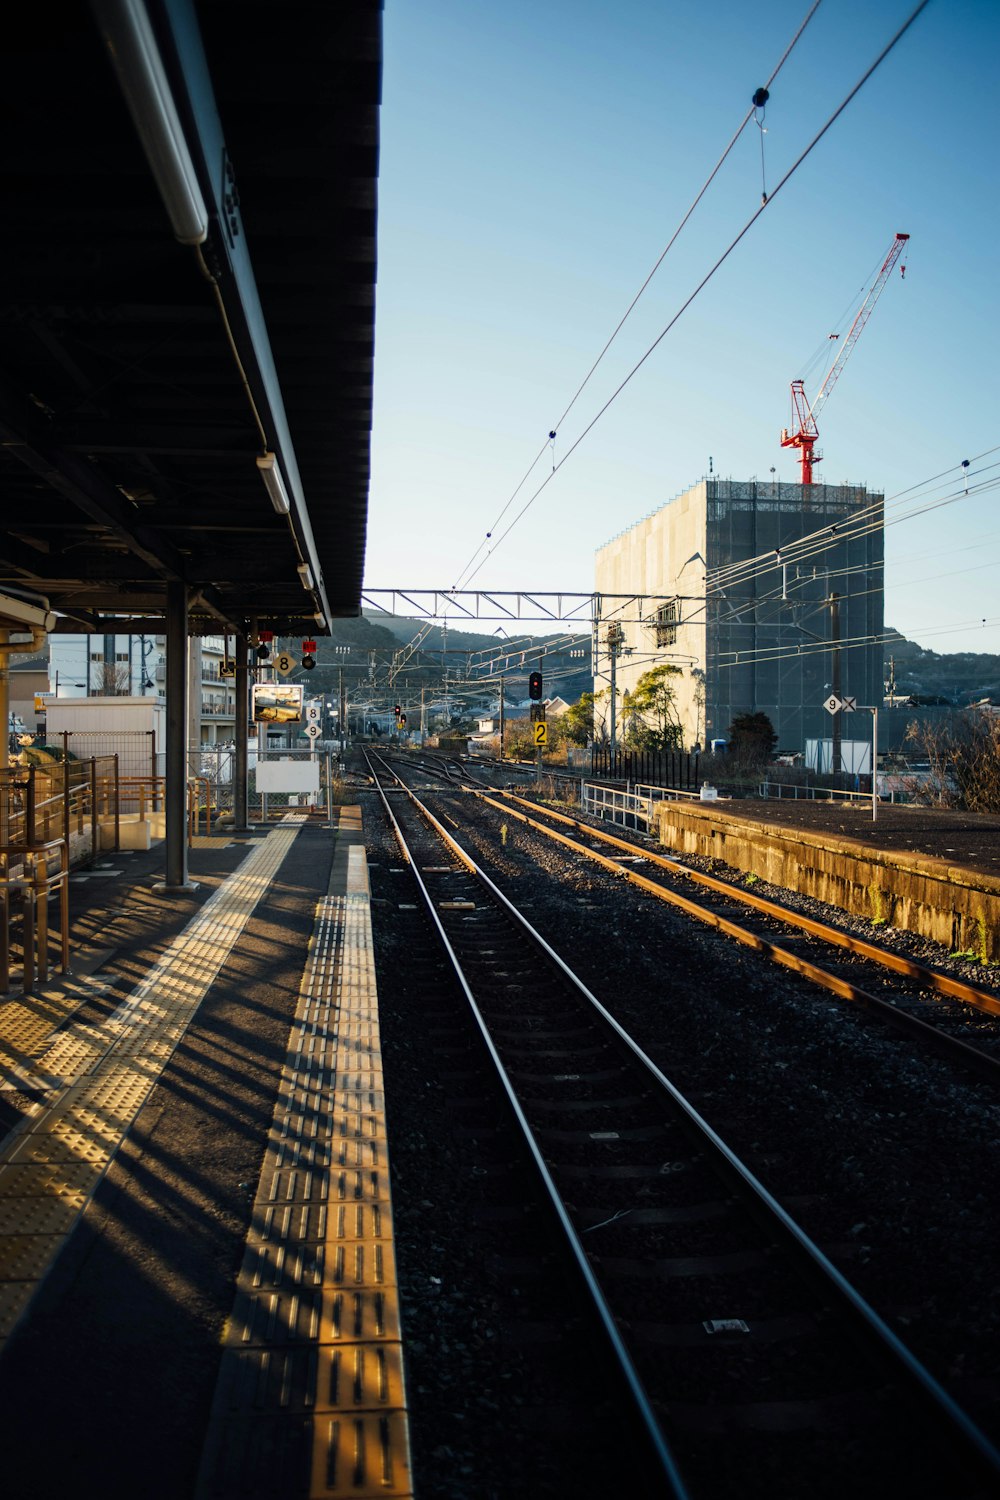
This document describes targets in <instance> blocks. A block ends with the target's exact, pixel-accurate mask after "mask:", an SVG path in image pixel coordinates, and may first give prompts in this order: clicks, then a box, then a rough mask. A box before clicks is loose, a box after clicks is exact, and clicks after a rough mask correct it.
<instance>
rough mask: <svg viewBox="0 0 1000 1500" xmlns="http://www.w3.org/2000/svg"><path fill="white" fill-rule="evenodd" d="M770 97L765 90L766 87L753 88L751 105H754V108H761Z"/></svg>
mask: <svg viewBox="0 0 1000 1500" xmlns="http://www.w3.org/2000/svg"><path fill="white" fill-rule="evenodd" d="M770 97H771V96H770V94H769V93H768V92H767V89H764V88H760V89H755V90H754V96H753V107H754V109H763V108H764V105H765V104H766V103H767V101H768V99H770Z"/></svg>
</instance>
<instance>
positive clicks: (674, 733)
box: [625, 663, 684, 750]
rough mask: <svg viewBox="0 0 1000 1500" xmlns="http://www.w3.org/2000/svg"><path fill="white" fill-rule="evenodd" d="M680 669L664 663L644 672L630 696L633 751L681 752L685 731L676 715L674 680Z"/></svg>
mask: <svg viewBox="0 0 1000 1500" xmlns="http://www.w3.org/2000/svg"><path fill="white" fill-rule="evenodd" d="M680 675H681V669H680V667H674V666H670V665H669V664H668V663H665V664H664V665H663V666H660V667H652V668H651V669H650V671H648V672H643V674H642V676H641V677H640V678H639V681H638V682H637V683H636V685H635V687H634V688H633V690H632V692H631V694H630V695H629V699H628V705H627V709H628V712H627V715H626V716H625V717H626V723H625V736H626V743H627V744H628V745H629V747H630V749H633V750H679V749H680V747H681V744H682V743H683V738H684V732H683V729H682V728H681V721H680V717H679V716H678V713H677V694H676V692H675V691H674V683H673V679H674V678H676V677H680Z"/></svg>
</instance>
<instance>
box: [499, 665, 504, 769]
mask: <svg viewBox="0 0 1000 1500" xmlns="http://www.w3.org/2000/svg"><path fill="white" fill-rule="evenodd" d="M503 686H504V675H503V673H502V672H501V673H500V759H501V760H503V732H504V728H505V724H504V699H503Z"/></svg>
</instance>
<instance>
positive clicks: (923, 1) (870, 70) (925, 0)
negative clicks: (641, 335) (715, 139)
mask: <svg viewBox="0 0 1000 1500" xmlns="http://www.w3.org/2000/svg"><path fill="white" fill-rule="evenodd" d="M929 3H930V0H920V3H919V4H918V5H917V6H916V7H915V9H914V10H913V11H912V12H911V13H910V15H909V16H908V17H907V19H906V20H905V21H904V22H903V24H902V25H901V26H900V27H899V29H898V30H897V31H896V33H895V34H894V36H893V37H892V38H891V39H890V41H888V42H887V43H886V45H885V46H884V47H883V49H882V51H881V52H880V53H879V54H878V56H877V57H876V58H875V60H874V61H873V62H872V63H871V64H870V65H869V66H868V67H867V68H866V69H865V72H864V73H863V74H862V75H861V77H860V78H859V79H858V81H857V83H856V84H855V85H854V86H853V88H852V89H850V91H849V92H848V93H847V95H846V96H845V97H844V99H843V100H842V101H841V103H840V104H839V105H838V106H837V108H836V109H835V110H834V111H833V113H832V114H831V115H830V117H829V118H828V119H827V121H826V122H825V124H824V125H822V126H821V128H820V129H819V130H818V131H817V133H816V134H815V135H814V136H813V138H812V140H811V141H810V142H809V144H808V145H807V146H806V147H805V148H804V150H803V151H802V152H801V153H800V155H799V156H798V157H797V158H796V160H795V161H794V162H793V163H792V165H791V166H790V167H789V168H788V170H787V171H786V172H785V174H784V176H783V177H782V178H781V179H780V181H779V182H778V184H777V186H776V187H775V189H774V191H773V192H772V193H771V194H770V196H769V197H768V199H767V201H766V203H762V204H761V205H760V207H759V208H757V209H756V210H755V212H754V213H753V214H751V215H750V217H749V219H748V220H747V221H746V223H745V224H744V225H743V227H742V229H741V230H740V231H739V233H738V234H737V235H736V236H735V237H734V238H733V239H732V240H731V241H730V243H729V244H728V245H727V247H726V249H725V250H724V251H723V252H722V254H721V255H720V256H719V258H718V259H717V260H716V262H715V264H714V265H713V266H712V267H711V269H710V270H709V271H708V272H707V273H706V274H705V275H704V276H703V277H702V279H701V281H700V282H699V283H698V285H697V286H696V287H695V289H694V291H693V292H691V294H690V295H689V296H688V297H687V299H686V300H685V301H684V302H683V303H682V304H681V306H680V307H679V308H678V309H677V311H676V312H675V313H674V315H673V317H672V318H671V319H670V321H669V322H668V323H667V325H666V327H665V328H663V329H662V330H661V332H660V333H659V334H658V335H657V337H656V338H655V339H654V340H653V342H652V344H650V346H649V348H648V349H647V350H646V352H645V354H643V355H642V357H641V358H640V359H639V360H637V362H636V363H635V364H634V365H633V367H632V369H631V370H630V371H629V373H628V374H627V375H626V376H625V378H624V380H622V381H621V383H620V384H619V385H618V386H617V387H616V389H615V390H614V391H612V393H611V395H610V396H609V397H608V399H607V400H606V401H605V402H604V404H603V406H601V407H600V408H599V410H598V411H597V413H596V414H595V415H594V416H593V417H592V418H591V420H590V421H589V422H588V423H587V425H586V427H584V429H583V431H582V432H580V433H579V435H578V436H577V437H576V439H575V440H574V442H573V443H572V444H571V445H570V447H569V448H568V450H567V451H566V453H565V454H564V455H563V457H562V458H561V459H560V460H559V462H558V463H557V464H556V465H555V467H554V468H553V470H552V473H551V474H549V475H547V476H546V478H545V479H544V480H543V481H542V483H541V484H540V485H539V486H538V488H537V489H536V490H535V491H534V493H533V494H532V495H531V496H530V498H529V499H528V500H527V501H526V503H525V504H524V505H523V506H522V507H521V509H520V510H519V511H518V513H517V515H516V516H515V517H514V519H513V520H512V521H511V522H510V524H509V525H508V526H507V528H506V529H505V530H504V531H503V532H502V534H501V535H500V537H499V538H498V539H497V540H496V541H495V542H494V544H493V547H492V548H491V549H490V553H489V554H488V555H492V553H493V552H494V551H495V550H496V548H497V547H498V546H500V544H501V543H502V542H503V541H505V540H506V538H507V537H508V536H509V535H510V533H511V532H512V531H513V529H514V527H515V526H516V525H517V524H518V522H519V521H521V520H522V519H523V518H524V516H525V515H526V514H527V512H528V511H529V510H530V509H531V507H532V505H533V504H534V503H535V501H536V500H537V499H538V497H539V496H540V495H541V494H542V493H543V492H544V490H545V489H546V488H547V487H548V485H549V484H550V483H551V482H552V480H553V479H554V478H555V476H556V474H558V473H559V472H560V471H561V470H562V468H563V466H564V465H565V464H566V463H568V462H569V460H570V458H571V457H572V456H573V454H574V453H575V452H576V450H577V448H579V446H580V444H581V443H582V442H583V441H584V439H585V438H586V437H587V436H588V435H589V434H590V433H591V432H592V431H593V429H594V428H595V427H596V426H597V424H598V422H599V421H600V420H601V418H602V417H603V416H604V415H605V413H606V412H607V411H608V410H609V409H610V407H611V406H613V405H614V403H615V401H617V399H618V397H619V396H620V395H621V394H622V392H623V391H624V390H625V389H626V387H627V386H628V385H629V384H630V382H631V381H632V380H633V379H634V378H635V376H636V375H637V374H638V373H639V371H640V370H641V369H642V367H643V365H644V364H645V363H646V361H647V360H648V359H649V358H650V356H651V355H652V354H653V353H654V352H655V350H656V349H658V348H659V346H660V344H661V343H662V342H663V340H664V339H665V338H666V336H667V334H668V333H669V332H670V331H671V329H672V328H674V327H675V326H676V324H677V323H678V322H679V321H680V319H681V317H682V316H683V315H684V313H685V312H686V311H687V309H688V308H689V307H690V306H691V304H692V303H693V302H694V301H695V299H696V298H697V297H698V296H699V295H700V294H701V292H702V291H703V290H704V289H705V287H706V286H707V285H708V283H709V282H710V281H711V280H712V278H713V277H714V276H715V274H716V272H717V271H718V270H719V269H720V268H721V267H722V266H723V265H724V264H725V262H726V261H727V260H728V259H729V257H730V255H732V253H733V251H734V250H735V249H736V247H737V246H738V245H739V244H740V242H741V241H742V240H743V239H744V238H745V237H746V235H747V234H748V233H749V231H750V230H751V229H752V227H753V225H754V224H755V223H756V222H757V220H758V219H759V218H760V216H761V214H763V213H765V212H766V211H767V210H768V209H769V208H770V207H771V205H772V204H773V202H774V200H775V198H776V197H777V196H778V194H779V193H780V192H781V190H782V189H783V188H784V187H785V186H786V185H787V183H788V182H789V181H790V180H791V178H792V177H793V176H794V175H795V173H796V172H797V171H798V170H799V168H800V167H801V166H802V164H803V162H805V161H806V160H807V158H808V157H809V156H810V155H811V153H812V152H813V151H814V150H815V148H816V147H817V146H818V145H819V143H820V141H821V140H822V139H823V137H824V136H825V135H826V133H827V131H829V130H830V129H831V128H832V126H833V125H834V124H835V123H836V121H837V120H838V119H839V118H840V116H841V115H842V114H843V112H844V110H845V109H846V108H847V107H848V105H849V104H850V103H851V101H852V100H853V99H854V98H855V97H856V96H857V94H858V93H859V92H860V91H861V89H862V88H863V87H864V85H865V84H866V83H867V82H868V80H869V79H870V78H871V77H872V75H873V74H874V73H875V72H876V70H877V69H878V68H879V67H880V66H881V64H882V63H883V62H884V61H885V59H886V58H887V57H888V56H889V54H890V53H891V52H892V50H893V48H894V47H896V46H897V44H898V43H899V42H900V40H901V39H902V38H903V36H905V34H906V32H907V31H908V30H909V29H910V27H911V26H912V25H913V23H914V22H915V21H916V20H917V18H918V17H919V16H920V14H921V13H922V12H923V11H924V10H926V8H927V5H928V4H929ZM485 561H486V559H485V558H483V559H482V560H481V561H480V562H479V564H478V565H477V566H476V567H475V568H474V570H473V571H472V572H471V573H468V574H467V576H466V577H465V578H464V579H463V582H465V583H468V582H471V580H472V579H473V578H475V576H476V574H477V573H478V572H479V571H480V569H481V568H482V567H483V565H484V563H485Z"/></svg>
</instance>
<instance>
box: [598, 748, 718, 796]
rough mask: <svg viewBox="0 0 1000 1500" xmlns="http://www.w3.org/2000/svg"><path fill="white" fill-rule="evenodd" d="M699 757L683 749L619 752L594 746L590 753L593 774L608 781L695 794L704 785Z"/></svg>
mask: <svg viewBox="0 0 1000 1500" xmlns="http://www.w3.org/2000/svg"><path fill="white" fill-rule="evenodd" d="M698 761H699V757H698V756H697V755H690V754H688V753H687V751H684V750H617V751H616V752H615V754H614V755H612V753H611V751H610V750H609V749H607V748H606V747H601V746H598V745H595V746H594V748H593V749H592V751H591V754H590V774H591V775H592V776H604V777H606V778H607V779H608V780H609V781H632V782H640V783H641V784H642V785H643V786H665V787H672V788H673V789H674V790H675V791H678V792H696V791H698V789H699V787H700V786H701V781H700V780H699V777H698Z"/></svg>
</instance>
